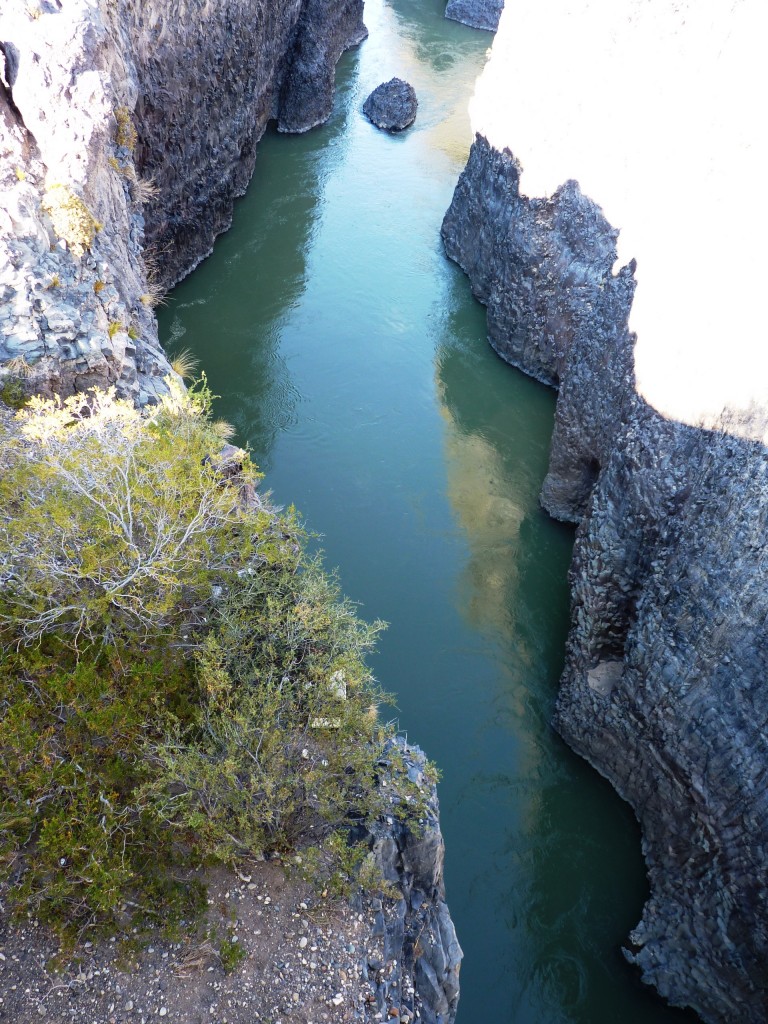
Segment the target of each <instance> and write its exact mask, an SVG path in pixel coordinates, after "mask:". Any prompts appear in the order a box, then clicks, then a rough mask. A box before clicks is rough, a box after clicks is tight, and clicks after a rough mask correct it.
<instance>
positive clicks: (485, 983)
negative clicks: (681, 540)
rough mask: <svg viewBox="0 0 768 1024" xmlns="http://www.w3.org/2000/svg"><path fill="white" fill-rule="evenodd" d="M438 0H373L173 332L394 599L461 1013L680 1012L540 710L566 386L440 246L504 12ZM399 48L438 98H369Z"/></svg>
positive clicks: (538, 1017) (581, 789) (312, 512)
mask: <svg viewBox="0 0 768 1024" xmlns="http://www.w3.org/2000/svg"><path fill="white" fill-rule="evenodd" d="M442 6H443V5H442V4H441V3H440V2H435V0H423V2H417V0H390V2H385V0H367V3H366V23H367V25H368V27H369V29H370V38H369V39H368V41H367V42H365V43H364V44H363V45H362V47H360V48H359V49H358V50H356V51H353V52H351V53H349V54H347V55H345V57H344V58H343V59H342V62H341V65H340V67H339V72H338V96H337V102H336V107H335V110H334V114H333V117H332V119H331V121H330V123H329V124H328V125H326V126H325V127H323V128H321V129H318V130H316V131H313V132H310V133H308V134H307V135H303V136H278V135H277V134H274V133H268V134H267V135H266V136H265V138H264V140H263V142H262V144H261V147H260V150H259V157H258V161H257V165H256V173H255V176H254V179H253V182H252V185H251V188H250V190H249V192H248V195H247V196H246V197H245V198H244V199H243V200H242V201H241V202H240V203H239V204H238V205H237V208H236V210H235V223H234V226H233V228H232V230H231V231H230V232H229V233H228V234H227V235H225V236H224V237H222V238H221V239H220V240H219V242H218V243H217V247H216V252H215V253H214V255H213V257H212V258H211V259H209V260H207V261H206V262H205V263H204V264H203V265H202V266H201V267H200V268H199V269H198V270H197V271H195V273H194V274H193V275H192V277H190V278H189V279H188V280H187V281H185V282H184V283H183V284H182V285H180V286H179V287H178V288H177V289H176V290H175V291H174V292H173V295H172V296H171V300H170V303H169V305H168V306H167V307H166V308H165V309H164V310H162V312H161V317H160V320H161V331H162V334H163V338H164V341H165V344H166V346H167V347H168V348H169V349H170V350H171V351H176V350H178V349H181V348H190V349H191V350H192V351H193V352H195V353H196V354H197V355H198V356H199V358H200V361H201V365H202V366H203V367H204V368H205V369H206V371H207V373H208V376H209V380H210V383H211V385H212V387H213V390H214V391H215V392H216V393H217V394H219V395H221V396H222V397H221V399H220V401H219V402H218V403H217V413H218V414H219V415H221V416H223V417H224V418H226V419H228V420H230V421H231V422H233V423H234V424H235V425H236V427H237V431H238V438H239V441H240V442H241V443H247V444H249V445H250V446H251V448H252V450H253V453H254V456H255V459H256V461H257V462H258V463H259V464H260V466H261V467H262V469H263V470H264V471H265V472H266V477H267V479H266V483H267V485H268V486H269V487H271V488H272V490H273V492H274V496H275V500H276V501H278V502H279V503H282V504H288V503H291V502H293V503H295V504H296V505H297V506H298V507H299V508H300V509H301V511H302V513H303V514H304V516H305V518H306V520H307V521H308V523H309V524H310V526H311V528H312V529H314V530H316V531H318V532H320V533H321V534H322V535H323V541H322V543H323V547H324V548H325V551H326V553H327V560H328V562H329V564H331V565H337V566H339V569H340V575H341V579H342V583H343V587H344V589H345V591H346V592H347V593H348V594H349V595H350V596H352V597H353V598H354V599H355V600H358V601H360V602H361V603H362V606H363V607H362V611H363V614H364V615H365V616H366V617H368V618H383V619H386V620H387V621H388V622H389V623H390V624H391V625H390V628H389V630H388V631H387V633H386V634H385V635H384V637H383V639H382V642H381V647H380V652H379V654H378V655H377V656H376V658H375V662H374V668H375V672H376V674H377V676H378V678H379V679H380V681H381V683H382V685H383V686H384V687H385V688H386V689H388V690H392V691H394V692H395V693H396V694H397V702H398V708H399V711H398V714H399V719H400V723H401V726H402V728H403V729H404V730H406V731H407V733H408V735H409V737H410V739H411V740H412V741H415V742H418V743H419V744H420V745H421V746H423V747H424V748H425V749H426V751H427V753H428V754H429V755H430V757H432V758H434V759H435V760H436V761H437V762H438V764H439V766H440V767H441V769H442V772H443V780H442V783H441V786H440V800H441V807H442V823H443V831H444V833H445V837H446V843H447V860H446V880H447V886H448V898H449V903H450V906H451V911H452V913H453V916H454V919H455V922H456V926H457V929H458V932H459V938H460V941H461V943H462V946H463V948H464V952H465V960H464V965H463V968H462V998H461V1007H460V1011H459V1017H458V1021H459V1024H508V1022H509V1024H511V1022H515V1024H560V1022H568V1024H616V1022H621V1024H672V1022H682V1021H686V1020H690V1019H691V1018H689V1017H688V1016H687V1015H684V1014H682V1013H681V1012H679V1011H673V1010H669V1009H667V1008H666V1007H664V1006H663V1005H662V1004H661V1003H659V1002H658V1001H656V1000H655V999H654V997H653V996H652V995H651V994H650V993H648V992H647V991H646V990H645V989H644V988H643V987H642V986H641V985H640V983H639V982H638V981H637V980H636V978H635V977H634V975H633V974H632V972H631V971H630V969H629V968H628V967H627V966H626V964H625V963H624V961H623V959H622V958H621V955H620V952H619V946H620V943H621V941H622V940H623V938H624V937H625V936H626V934H627V932H628V930H629V929H630V928H631V927H632V925H633V924H634V923H635V922H636V921H637V920H638V918H639V914H640V908H641V906H642V901H643V899H644V894H645V879H644V872H643V865H642V860H641V857H640V852H639V847H640V842H639V834H638V830H637V827H636V825H635V823H634V819H633V817H632V814H631V813H630V812H629V810H628V809H627V808H626V807H625V806H624V805H623V804H622V803H621V802H620V801H619V800H618V798H617V797H616V796H615V795H614V794H613V792H612V791H611V789H610V788H609V787H608V785H607V784H606V783H604V782H603V781H602V780H601V779H600V778H599V777H598V776H597V775H596V774H595V773H594V772H593V771H592V770H591V769H589V768H588V767H587V766H586V765H584V764H583V763H582V762H581V761H579V760H578V759H577V758H576V757H575V756H573V755H572V754H571V753H570V752H569V751H568V750H567V749H566V748H565V747H564V746H563V744H562V743H561V742H560V741H559V740H558V738H557V736H556V735H555V734H554V733H553V732H552V730H551V729H550V727H549V724H548V723H549V719H550V715H551V711H552V706H553V702H554V697H555V691H556V685H557V679H558V675H559V672H560V668H561V663H562V650H563V644H564V639H565V633H566V627H567V616H568V596H567V589H566V572H567V567H568V562H569V558H570V553H571V546H572V541H573V534H572V531H571V530H570V529H569V528H567V527H564V526H562V525H559V524H557V523H554V522H552V521H551V520H549V519H548V518H547V517H546V516H545V515H544V513H543V512H542V511H541V510H540V509H539V507H538V504H537V494H538V490H539V486H540V483H541V480H542V478H543V476H544V473H545V469H546V460H547V450H548V445H549V436H550V432H551V427H552V414H553V409H554V395H553V393H551V392H550V391H548V390H547V389H546V388H544V387H542V386H541V385H538V384H536V383H535V382H533V381H530V380H528V379H526V378H525V377H523V376H522V375H521V374H519V373H518V372H517V371H515V370H513V369H511V368H510V367H508V366H506V365H505V364H503V363H502V362H501V361H500V360H498V359H497V358H496V357H495V356H494V355H493V353H492V352H491V351H490V349H489V348H488V346H487V344H486V342H485V311H484V309H483V308H482V307H481V306H479V305H478V304H477V303H476V302H475V301H474V300H473V299H472V297H471V294H470V290H469V285H468V282H467V280H466V278H465V277H464V276H463V274H462V273H461V272H460V271H459V270H458V268H456V267H455V266H454V265H453V264H451V263H449V262H448V261H447V260H446V259H445V257H444V255H443V251H442V246H441V243H440V238H439V227H440V222H441V220H442V216H443V213H444V212H445V210H446V208H447V207H448V204H449V202H450V198H451V194H452V191H453V187H454V185H455V182H456V179H457V177H458V175H459V173H460V171H461V169H462V167H463V165H464V162H465V160H466V155H467V152H468V150H469V145H470V142H471V133H470V126H469V121H468V117H467V114H466V109H467V101H468V99H469V96H470V95H471V92H472V87H473V83H474V80H475V77H476V76H477V74H478V73H479V71H480V69H481V67H482V64H483V60H484V55H485V50H486V48H487V47H488V46H489V45H490V42H491V37H490V35H488V34H486V33H481V32H473V31H472V30H470V29H467V28H464V27H463V26H460V25H456V24H454V23H452V22H448V21H446V20H445V19H443V18H442V16H441V13H442ZM393 75H398V76H400V77H403V78H406V79H408V80H409V81H410V82H412V84H413V85H414V86H415V88H416V90H417V93H418V96H419V104H420V106H419V114H418V118H417V121H416V124H415V125H414V126H413V128H411V129H410V130H408V131H407V132H406V133H404V134H402V135H400V136H389V135H386V134H384V133H380V132H378V131H376V129H374V128H373V127H372V126H371V125H370V124H369V123H368V122H367V121H366V120H365V119H364V118H363V116H362V115H361V113H360V107H361V106H362V103H363V100H364V99H365V97H366V96H367V95H368V93H369V92H370V90H371V89H372V88H373V87H374V86H376V85H378V84H379V82H381V81H384V80H386V79H388V78H390V77H392V76H393ZM508 99H509V102H524V97H514V98H513V97H509V98H508Z"/></svg>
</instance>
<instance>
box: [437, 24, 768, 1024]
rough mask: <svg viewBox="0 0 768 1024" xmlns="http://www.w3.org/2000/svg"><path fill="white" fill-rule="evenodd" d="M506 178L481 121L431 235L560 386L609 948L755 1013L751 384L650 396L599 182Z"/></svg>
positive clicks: (559, 502) (755, 594)
mask: <svg viewBox="0 0 768 1024" xmlns="http://www.w3.org/2000/svg"><path fill="white" fill-rule="evenodd" d="M506 16H507V15H506V13H505V16H504V17H506ZM511 16H512V15H511V14H510V17H511ZM498 38H499V37H497V42H498ZM502 42H503V40H502ZM495 47H496V43H495V44H494V48H495ZM492 62H493V57H492ZM571 87H572V86H571V85H569V86H568V88H571ZM549 127H550V130H551V126H549ZM556 130H557V129H556V126H555V131H556ZM506 137H509V136H506ZM498 138H499V136H498V135H497V139H498ZM521 141H522V140H521ZM528 141H529V140H528V139H526V142H528ZM510 142H511V143H512V144H514V139H513V138H510ZM564 160H565V161H566V166H567V151H566V153H565V154H564ZM520 185H521V164H520V163H519V162H518V160H517V159H516V158H515V156H514V155H513V153H512V152H511V151H510V150H509V149H507V148H505V147H504V145H502V144H501V143H500V142H498V143H497V145H496V146H494V145H492V144H491V143H490V142H489V141H488V139H487V138H485V137H483V136H481V135H478V136H477V137H476V139H475V142H474V145H473V147H472V150H471V154H470V157H469V160H468V163H467V166H466V169H465V171H464V173H463V174H462V176H461V179H460V180H459V183H458V185H457V188H456V191H455V194H454V197H453V201H452V203H451V207H450V209H449V210H448V212H447V214H446V217H445V221H444V223H443V238H444V241H445V247H446V251H447V253H448V255H449V256H450V257H451V258H452V259H454V260H456V261H457V262H458V263H459V264H460V265H461V266H462V267H463V269H464V270H465V271H466V273H467V274H468V276H469V278H470V281H471V283H472V288H473V291H474V294H475V295H476V296H477V297H478V298H479V299H480V301H482V302H483V303H485V304H486V305H487V309H488V334H489V340H490V342H491V344H492V345H493V347H494V348H495V350H496V351H497V352H498V353H499V355H501V356H502V358H504V359H506V360H507V361H508V362H510V363H512V364H514V365H515V366H517V367H519V368H521V369H522V370H524V371H525V372H526V373H528V374H531V375H532V376H534V377H536V378H538V379H539V380H542V381H545V382H547V383H549V384H551V385H553V386H555V387H557V388H558V390H559V395H558V402H557V411H556V421H555V429H554V434H553V439H552V448H551V458H550V467H549V473H548V475H547V477H546V480H545V481H544V486H543V490H542V496H541V500H542V504H543V505H544V507H545V508H546V509H547V510H548V511H549V512H550V513H551V514H552V515H554V516H556V517H557V518H560V519H565V520H569V521H572V522H576V523H578V524H579V527H578V531H577V536H576V545H575V551H574V557H573V562H572V566H571V570H570V584H571V588H572V620H571V630H570V635H569V639H568V645H567V654H566V665H565V670H564V673H563V677H562V681H561V687H560V692H559V696H558V698H557V706H556V711H555V719H554V724H555V726H556V728H557V729H558V731H559V732H560V733H561V734H562V736H563V737H564V738H565V740H566V741H567V742H568V743H569V744H570V745H571V746H572V747H573V748H574V749H575V750H576V751H577V752H579V753H580V754H582V755H583V756H584V757H585V758H587V759H588V760H589V761H590V762H591V763H592V764H593V765H594V766H595V767H596V768H597V769H598V770H599V771H600V772H601V773H602V774H604V775H605V776H606V777H607V778H608V779H609V780H610V781H611V782H612V784H613V785H614V786H615V788H616V789H617V790H618V792H619V793H620V794H621V795H622V796H623V797H624V798H625V799H626V800H628V801H629V802H630V803H631V805H632V806H633V808H634V809H635V812H636V814H637V816H638V819H639V821H640V823H641V826H642V833H643V850H644V854H645V858H646V862H647V866H648V872H649V880H650V886H651V896H650V899H649V900H648V902H647V904H646V906H645V908H644V911H643V916H642V920H641V922H640V923H639V924H638V926H637V927H636V928H635V929H634V931H633V932H632V934H631V935H630V936H629V938H628V941H627V944H626V950H625V953H626V956H627V958H628V959H629V960H631V961H632V962H634V963H635V964H637V965H638V966H639V968H640V970H641V972H642V976H643V978H644V980H645V981H647V982H649V983H651V984H653V985H654V986H655V987H656V988H657V989H658V991H659V992H660V993H661V994H662V995H663V996H665V997H666V998H667V999H668V1000H669V1001H670V1002H672V1003H675V1004H678V1005H687V1006H691V1007H693V1008H694V1009H695V1010H696V1011H697V1012H698V1013H699V1014H700V1015H701V1016H702V1018H704V1019H705V1020H706V1021H711V1022H718V1024H726V1022H734V1021H739V1022H740V1024H759V1022H765V1021H766V1020H768V969H767V968H766V965H767V964H768V857H767V854H768V786H767V785H766V783H767V782H768V733H767V732H766V722H767V721H768V691H766V687H765V679H766V670H767V669H768V636H767V635H766V623H768V590H766V587H765V560H766V546H765V535H766V529H767V528H768V452H767V450H766V447H765V445H764V443H763V442H764V437H765V423H766V418H765V412H766V408H768V403H766V402H760V401H759V400H756V401H755V403H754V404H753V405H752V406H751V407H746V408H740V409H731V410H730V411H729V410H728V409H727V408H725V409H723V411H722V413H721V414H720V415H719V416H712V415H710V416H709V417H708V419H707V421H706V426H704V425H697V424H696V423H695V422H685V421H684V420H683V419H678V418H675V417H674V416H671V415H669V414H666V415H663V414H662V413H661V412H660V411H658V410H657V409H656V408H654V407H653V406H652V405H651V404H650V403H649V401H647V400H646V398H644V397H643V395H642V394H641V393H640V391H639V388H638V386H637V381H636V367H635V358H634V347H635V340H636V339H635V336H634V335H633V334H632V332H631V330H630V317H631V314H632V305H633V301H635V291H636V287H637V288H638V289H640V288H641V287H642V285H643V266H644V264H643V263H642V261H641V262H640V264H639V265H638V266H636V265H635V261H634V260H632V259H629V260H627V261H626V262H625V263H624V265H623V266H622V265H621V261H620V260H618V259H617V256H618V251H617V240H618V237H619V233H618V231H617V230H616V228H615V227H614V226H612V225H611V224H610V223H609V221H608V220H607V218H606V216H605V214H604V212H603V210H602V209H601V208H600V207H599V206H598V205H597V203H596V202H595V201H594V200H599V199H600V196H595V197H594V199H593V198H592V197H587V196H586V195H584V194H583V192H582V189H581V188H580V186H579V184H578V183H577V182H576V181H573V180H570V181H565V183H564V184H562V185H561V186H560V187H559V188H557V189H556V190H554V191H553V192H552V193H551V194H550V195H548V196H546V197H541V198H536V197H535V196H534V197H528V196H526V195H525V194H523V192H522V191H521V188H520ZM621 226H622V228H623V226H624V225H621ZM660 244H663V243H660ZM645 265H646V266H647V263H646V264H645ZM718 298H719V297H718V296H713V295H702V296H701V298H700V301H710V302H712V303H713V304H714V303H715V302H716V301H717V299H718ZM681 301H683V299H682V298H681ZM661 365H662V367H663V363H662V364H661Z"/></svg>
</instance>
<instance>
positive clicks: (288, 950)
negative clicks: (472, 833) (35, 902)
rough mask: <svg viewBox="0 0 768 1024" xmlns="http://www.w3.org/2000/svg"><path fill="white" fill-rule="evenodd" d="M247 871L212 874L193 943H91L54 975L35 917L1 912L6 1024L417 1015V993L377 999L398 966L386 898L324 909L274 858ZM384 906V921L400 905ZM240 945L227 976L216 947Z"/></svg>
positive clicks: (302, 1023) (332, 1020) (240, 1022)
mask: <svg viewBox="0 0 768 1024" xmlns="http://www.w3.org/2000/svg"><path fill="white" fill-rule="evenodd" d="M248 872H249V873H248V874H243V875H233V874H231V873H229V872H223V871H222V872H218V873H216V874H214V875H213V876H209V879H208V904H209V906H208V913H207V915H206V920H205V921H204V922H203V924H202V925H201V927H200V928H198V929H197V930H196V932H195V935H194V936H190V937H189V938H188V939H185V940H184V941H181V942H168V941H163V940H161V939H160V938H159V937H153V938H150V940H149V941H148V942H147V943H146V945H145V946H144V947H143V948H142V949H141V950H140V951H139V952H131V953H130V954H127V953H126V949H125V947H124V946H123V947H122V948H121V946H120V943H119V942H118V941H116V940H113V941H108V942H103V943H98V944H94V945H92V944H90V943H85V944H84V945H83V946H82V947H79V948H77V949H76V950H75V952H74V954H73V956H72V957H71V959H70V960H69V962H68V963H67V964H66V965H65V966H63V967H60V968H59V972H58V973H56V972H54V971H53V970H52V969H51V970H48V969H47V968H46V965H47V964H48V963H49V961H50V960H51V958H52V957H53V956H54V955H55V954H56V953H57V951H58V943H57V942H56V939H55V937H53V936H52V935H51V934H50V933H49V932H48V930H47V929H45V928H44V927H42V926H39V925H37V923H36V922H35V921H29V922H27V923H25V924H23V925H19V924H14V923H12V922H9V921H8V915H7V913H5V911H4V908H2V907H0V909H2V911H3V912H2V915H1V916H0V1021H3V1022H9V1024H10V1022H13V1024H31V1022H35V1024H39V1022H40V1021H41V1020H48V1021H56V1022H59V1021H60V1022H61V1024H65V1022H77V1024H150V1022H155V1021H159V1020H160V1019H163V1022H164V1024H166V1022H167V1024H171V1022H174V1024H254V1022H256V1024H353V1022H355V1024H357V1022H367V1021H370V1022H374V1021H381V1020H384V1019H392V1018H395V1019H401V1020H402V1021H404V1022H407V1021H408V1020H409V1019H410V1020H412V1019H414V1017H415V1018H416V1019H418V1016H419V1014H418V1011H417V1012H416V1013H415V1014H414V1010H413V1006H414V1000H413V992H412V991H410V990H409V991H405V992H402V993H398V992H397V990H396V989H395V990H394V992H393V993H392V994H391V995H390V996H389V997H388V998H387V1005H386V1006H382V1003H381V1000H380V999H379V1001H378V1006H377V1005H376V1002H375V1001H374V993H375V990H376V982H382V981H385V980H386V978H387V976H388V973H389V972H391V971H392V970H393V968H394V962H392V963H386V962H384V960H383V938H382V937H381V935H378V936H377V937H374V936H372V927H371V925H372V923H373V921H374V919H375V918H376V916H377V912H378V911H380V910H382V901H380V900H376V899H374V898H372V897H370V896H365V897H361V898H359V899H356V900H354V901H352V902H353V903H354V904H355V906H354V908H353V906H351V905H346V904H342V903H338V902H333V903H332V902H329V901H328V900H324V899H322V898H321V897H320V896H319V895H318V893H317V892H316V891H315V890H314V889H313V888H311V887H310V886H308V885H306V883H303V882H299V881H296V880H294V879H293V878H292V877H290V876H286V874H285V872H284V869H283V866H282V865H281V864H280V863H279V862H277V863H276V862H274V861H268V862H264V863H260V864H257V865H253V867H252V868H251V867H249V869H248ZM1 897H2V893H0V899H1ZM384 903H385V906H384V907H383V910H384V914H385V916H388V913H387V911H388V909H391V906H392V905H393V901H391V900H385V901H384ZM378 916H379V919H381V915H378ZM206 928H207V931H208V934H209V936H210V937H209V938H207V939H206V938H205V934H206ZM373 930H374V931H380V930H381V929H373ZM235 942H236V943H237V945H239V946H241V947H242V949H243V951H244V954H245V955H244V958H243V959H242V962H241V963H240V964H239V965H238V966H237V967H236V968H235V969H234V970H232V971H231V972H229V973H228V972H226V971H225V970H224V967H223V966H222V962H221V957H220V955H219V951H220V950H221V947H222V943H235ZM225 948H226V947H225ZM228 948H229V949H230V950H231V949H232V948H233V947H232V946H231V945H230V946H229V947H228Z"/></svg>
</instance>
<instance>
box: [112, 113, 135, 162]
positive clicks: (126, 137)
mask: <svg viewBox="0 0 768 1024" xmlns="http://www.w3.org/2000/svg"><path fill="white" fill-rule="evenodd" d="M115 122H116V124H117V127H116V129H115V142H116V144H117V145H118V146H124V147H125V148H126V149H128V150H130V151H131V152H133V150H134V148H135V146H136V141H137V139H138V136H137V134H136V129H135V128H134V125H133V118H132V117H131V112H130V110H129V109H128V107H117V109H116V110H115Z"/></svg>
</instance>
